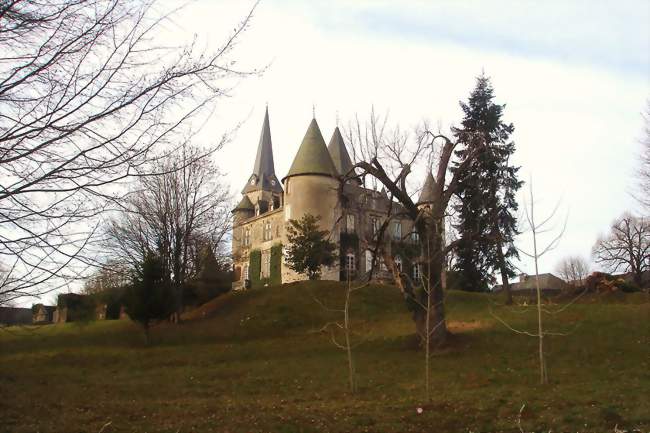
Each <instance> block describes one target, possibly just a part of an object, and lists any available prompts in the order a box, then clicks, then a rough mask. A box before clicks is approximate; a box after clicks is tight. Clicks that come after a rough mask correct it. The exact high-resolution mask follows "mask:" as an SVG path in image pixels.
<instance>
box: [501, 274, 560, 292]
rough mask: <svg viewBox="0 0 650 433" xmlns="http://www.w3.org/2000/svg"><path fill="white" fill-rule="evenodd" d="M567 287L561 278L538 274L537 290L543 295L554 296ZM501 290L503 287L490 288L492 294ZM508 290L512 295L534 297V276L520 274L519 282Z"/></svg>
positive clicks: (535, 289)
mask: <svg viewBox="0 0 650 433" xmlns="http://www.w3.org/2000/svg"><path fill="white" fill-rule="evenodd" d="M568 287H569V285H568V284H567V282H566V281H564V280H563V279H562V278H559V277H556V276H555V275H553V274H550V273H546V274H539V288H540V290H541V292H542V294H544V295H554V294H557V293H560V292H561V291H562V290H564V289H566V288H568ZM502 290H503V285H501V284H497V285H496V286H494V287H493V288H492V291H493V292H500V291H502ZM510 290H511V291H512V294H513V295H534V294H535V293H536V291H537V283H536V278H535V275H527V274H521V275H519V281H518V282H515V283H510Z"/></svg>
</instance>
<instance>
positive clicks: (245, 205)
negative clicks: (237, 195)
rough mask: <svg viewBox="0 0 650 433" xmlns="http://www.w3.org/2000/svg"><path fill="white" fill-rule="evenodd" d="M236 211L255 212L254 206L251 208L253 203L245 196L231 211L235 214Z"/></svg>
mask: <svg viewBox="0 0 650 433" xmlns="http://www.w3.org/2000/svg"><path fill="white" fill-rule="evenodd" d="M238 210H255V206H253V202H252V201H251V200H250V199H249V198H248V196H247V195H245V196H244V197H242V199H241V201H240V202H239V204H238V205H237V206H235V208H234V209H233V210H232V211H233V212H235V211H238Z"/></svg>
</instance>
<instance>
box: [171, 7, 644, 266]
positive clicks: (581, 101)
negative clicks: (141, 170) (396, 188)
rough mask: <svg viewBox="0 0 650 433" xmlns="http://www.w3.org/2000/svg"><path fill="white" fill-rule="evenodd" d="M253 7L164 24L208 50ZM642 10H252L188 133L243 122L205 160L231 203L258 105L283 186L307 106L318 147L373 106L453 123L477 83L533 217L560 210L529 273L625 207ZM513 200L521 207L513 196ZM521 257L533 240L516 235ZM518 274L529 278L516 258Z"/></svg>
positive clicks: (409, 121)
mask: <svg viewBox="0 0 650 433" xmlns="http://www.w3.org/2000/svg"><path fill="white" fill-rule="evenodd" d="M250 5H251V3H250V2H244V1H216V0H203V1H196V2H192V3H190V4H189V5H188V6H187V7H186V8H185V9H184V10H183V11H181V13H180V14H179V15H178V16H177V17H176V18H175V19H174V24H173V25H172V26H171V27H170V29H171V31H173V33H174V35H175V37H178V38H180V37H182V36H187V35H192V34H196V35H197V37H198V40H199V41H200V43H204V44H206V45H216V44H218V43H219V42H220V41H222V40H223V38H224V36H225V35H227V34H228V33H229V32H230V31H231V30H232V28H233V24H234V23H236V22H237V21H238V20H239V19H240V18H241V17H242V16H244V15H245V14H246V12H247V9H248V8H249V7H250ZM649 22H650V2H648V1H646V0H641V1H608V2H605V1H595V0H590V1H544V2H542V1H537V2H533V1H490V2H487V1H480V2H479V1H435V2H433V1H431V2H424V1H422V2H419V1H411V2H404V1H399V2H398V1H392V2H390V1H354V2H353V1H334V0H329V1H309V2H303V1H279V0H262V1H261V2H260V3H259V5H258V7H257V9H256V11H255V14H254V17H253V19H252V21H251V26H250V29H249V31H248V32H246V34H245V35H244V37H243V38H242V39H241V41H240V44H239V46H238V47H237V50H238V51H237V58H238V59H239V62H240V65H241V66H242V67H263V66H266V65H268V69H267V70H266V72H265V73H264V74H262V75H261V76H259V77H253V78H247V79H245V80H242V81H241V82H240V83H239V84H238V85H237V87H236V88H235V89H234V90H233V91H232V92H231V96H230V97H229V98H227V99H224V100H223V101H222V102H221V104H220V105H219V107H218V109H217V111H216V112H215V114H214V116H213V118H212V120H211V121H210V124H209V125H207V127H206V128H205V130H204V131H203V135H202V136H201V137H202V139H203V140H210V139H211V138H214V137H216V136H217V135H218V134H219V133H221V132H223V131H225V130H227V129H228V128H230V127H232V125H234V124H236V123H238V122H241V121H244V124H243V126H242V127H241V129H240V130H239V131H238V132H237V134H236V136H235V137H234V140H233V142H232V143H231V144H230V145H229V146H228V147H227V148H226V149H224V150H223V151H222V152H221V153H219V155H218V156H217V161H218V163H219V164H220V165H221V167H222V168H223V169H224V171H225V172H226V173H227V179H228V181H229V182H230V183H231V186H232V191H233V194H234V195H235V197H236V199H238V198H239V196H238V193H239V190H240V189H241V187H242V186H243V185H244V183H245V181H246V179H247V177H248V176H249V175H250V173H251V170H252V166H253V161H254V157H255V149H256V146H257V142H258V138H259V132H260V127H261V123H262V117H263V111H264V107H265V105H266V104H267V103H268V106H269V112H270V120H271V133H272V137H273V144H274V153H275V165H276V173H277V174H278V177H283V176H284V174H285V173H286V172H287V170H288V168H289V166H290V164H291V161H292V159H293V156H294V155H295V152H296V150H297V148H298V146H299V144H300V141H301V139H302V137H303V135H304V133H305V130H306V128H307V125H308V123H309V121H310V119H311V116H312V105H315V107H316V108H315V109H316V118H317V120H318V122H319V124H320V127H321V130H322V132H323V135H324V136H325V139H326V140H329V137H330V136H331V134H332V131H333V129H334V127H335V125H336V117H337V113H338V117H339V119H340V120H339V122H340V124H341V125H342V126H343V125H345V124H347V122H348V121H349V119H351V118H352V117H353V116H354V115H355V114H359V115H361V116H365V115H367V113H368V112H369V109H370V107H371V106H373V105H374V107H375V109H376V110H377V111H378V112H380V113H384V112H389V113H390V118H391V119H392V121H394V122H396V123H399V124H400V125H401V126H402V127H404V128H407V129H408V128H413V127H414V126H416V125H417V124H419V123H420V122H422V121H423V120H428V121H431V122H434V123H440V124H441V125H442V126H443V127H448V126H449V125H452V124H454V123H458V122H459V120H460V119H461V117H462V116H461V111H460V108H459V105H458V101H459V100H461V99H466V98H467V96H468V94H469V92H470V90H471V89H472V88H473V86H474V83H475V77H476V76H477V75H479V74H480V73H481V71H485V73H486V74H487V75H489V76H490V77H491V78H492V82H493V85H494V88H495V93H496V101H497V102H498V103H505V104H507V107H506V110H505V117H504V119H505V120H506V121H508V122H512V123H514V125H515V128H516V131H515V133H514V135H513V139H514V141H515V143H516V146H517V152H516V156H515V163H516V164H518V165H521V167H522V170H521V176H522V178H523V179H524V180H526V181H528V180H529V179H531V178H532V179H533V181H534V186H535V194H536V196H537V197H538V198H539V203H538V209H537V210H536V212H537V213H538V214H544V213H546V212H548V211H550V210H551V209H552V208H553V206H554V205H555V203H556V202H557V201H558V200H561V205H560V211H559V213H560V216H559V217H558V223H557V226H558V229H559V228H561V225H562V222H563V219H564V217H565V216H567V215H568V220H567V221H568V222H567V229H566V233H565V235H564V237H563V238H562V241H561V243H560V246H559V247H558V248H557V249H556V250H555V251H553V252H552V253H549V254H548V256H547V257H545V258H544V260H543V261H542V263H541V270H542V271H552V270H553V269H554V267H555V264H556V263H557V261H558V260H559V259H560V258H561V257H563V256H565V255H567V254H581V255H583V256H585V257H588V256H589V253H590V250H591V247H592V245H593V244H594V242H595V240H596V238H597V236H598V235H599V233H602V232H604V231H606V230H607V227H608V225H609V224H610V222H611V221H612V220H613V219H614V218H615V217H617V216H618V215H620V214H621V213H622V212H624V211H626V210H633V209H634V208H635V203H634V200H633V199H632V198H631V196H630V192H631V191H632V189H633V185H634V178H633V173H634V170H635V167H636V163H637V160H638V155H639V151H640V143H639V141H640V139H641V137H642V131H643V118H642V112H643V110H644V109H645V107H646V101H647V99H648V98H649V97H650V33H649V32H650V30H649V26H648V23H649ZM521 202H522V203H523V201H521ZM519 243H520V245H521V246H522V247H523V248H526V247H527V246H528V244H529V243H530V239H528V238H527V237H526V236H521V238H520V240H519ZM521 268H522V270H523V271H526V272H532V268H531V266H530V263H529V262H528V261H524V262H523V263H522V264H521Z"/></svg>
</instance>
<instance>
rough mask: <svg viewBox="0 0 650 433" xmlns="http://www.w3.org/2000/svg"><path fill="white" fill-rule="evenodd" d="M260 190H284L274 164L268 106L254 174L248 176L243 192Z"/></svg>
mask: <svg viewBox="0 0 650 433" xmlns="http://www.w3.org/2000/svg"><path fill="white" fill-rule="evenodd" d="M258 190H263V191H272V192H282V185H280V182H278V178H277V177H276V176H275V167H274V165H273V144H272V142H271V127H270V125H269V108H268V107H266V112H265V114H264V123H263V124H262V133H261V134H260V142H259V144H258V146H257V156H256V157H255V166H254V167H253V174H252V175H251V177H250V178H248V183H247V184H246V186H245V187H244V189H243V190H242V194H245V193H247V192H251V191H258Z"/></svg>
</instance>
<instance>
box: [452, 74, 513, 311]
mask: <svg viewBox="0 0 650 433" xmlns="http://www.w3.org/2000/svg"><path fill="white" fill-rule="evenodd" d="M493 99H494V89H493V88H492V84H491V83H490V79H489V78H488V77H486V76H485V75H484V74H482V75H481V76H480V77H478V78H477V80H476V87H475V88H474V90H473V91H472V92H471V94H470V97H469V100H468V102H467V103H463V102H461V103H460V106H461V108H462V110H463V113H464V115H465V116H464V118H463V121H462V123H461V127H460V128H454V131H453V132H454V135H455V137H456V138H457V139H458V141H459V142H460V143H461V144H462V145H463V146H462V148H461V149H460V150H458V151H457V152H456V156H457V157H458V161H457V162H456V164H455V166H456V167H457V166H458V165H459V164H460V162H461V161H463V160H464V159H465V158H467V157H469V155H470V154H471V153H473V152H477V155H476V158H475V159H474V161H473V162H472V164H471V165H470V169H469V170H467V171H466V172H465V173H464V174H463V176H462V177H461V178H460V182H459V189H458V198H459V199H460V202H459V204H458V205H457V207H456V210H457V212H458V225H457V229H458V231H459V235H460V242H459V246H458V249H457V251H456V254H457V261H456V264H455V270H456V271H457V272H458V274H459V280H460V281H461V284H462V285H463V287H464V288H466V289H468V290H485V289H487V286H488V284H490V283H493V282H494V278H493V277H492V274H493V273H494V272H498V273H500V274H501V280H502V283H503V286H504V290H505V291H506V293H507V296H508V302H511V295H510V289H509V284H508V279H509V278H511V277H513V276H514V275H515V268H514V266H513V264H512V259H514V258H519V254H518V252H517V249H516V248H515V247H514V243H513V242H514V237H515V236H516V235H517V234H518V232H517V218H516V212H517V208H518V205H517V201H516V197H515V195H516V193H517V190H518V189H519V188H520V187H521V185H522V184H523V182H521V181H519V180H518V179H517V172H518V171H519V167H514V166H512V165H511V164H510V156H511V155H512V154H513V153H514V151H515V144H514V143H513V142H512V141H510V135H511V134H512V133H513V131H514V129H515V128H514V126H513V124H512V123H510V124H506V123H504V122H503V120H502V116H503V109H504V108H505V105H499V104H495V103H494V102H493Z"/></svg>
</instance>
